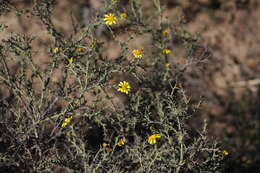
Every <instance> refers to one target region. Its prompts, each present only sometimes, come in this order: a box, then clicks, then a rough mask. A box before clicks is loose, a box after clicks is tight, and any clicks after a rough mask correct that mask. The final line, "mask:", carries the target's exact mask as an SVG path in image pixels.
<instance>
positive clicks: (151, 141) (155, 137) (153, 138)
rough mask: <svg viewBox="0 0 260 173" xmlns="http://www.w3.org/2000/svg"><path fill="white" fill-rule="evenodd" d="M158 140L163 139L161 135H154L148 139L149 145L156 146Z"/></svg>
mask: <svg viewBox="0 0 260 173" xmlns="http://www.w3.org/2000/svg"><path fill="white" fill-rule="evenodd" d="M157 138H161V135H160V134H153V135H151V136H149V137H148V140H147V141H148V143H149V144H155V143H156V142H157V141H156V140H157Z"/></svg>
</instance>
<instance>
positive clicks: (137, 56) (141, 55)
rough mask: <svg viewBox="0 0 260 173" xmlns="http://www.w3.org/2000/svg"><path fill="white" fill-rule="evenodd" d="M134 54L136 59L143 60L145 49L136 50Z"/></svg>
mask: <svg viewBox="0 0 260 173" xmlns="http://www.w3.org/2000/svg"><path fill="white" fill-rule="evenodd" d="M132 54H133V55H134V57H135V58H142V57H143V49H134V50H133V51H132Z"/></svg>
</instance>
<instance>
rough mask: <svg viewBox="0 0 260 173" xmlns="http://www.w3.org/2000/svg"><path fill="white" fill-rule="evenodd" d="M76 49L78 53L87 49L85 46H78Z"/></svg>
mask: <svg viewBox="0 0 260 173" xmlns="http://www.w3.org/2000/svg"><path fill="white" fill-rule="evenodd" d="M75 51H76V52H77V53H80V52H84V51H85V48H83V47H77V48H76V49H75Z"/></svg>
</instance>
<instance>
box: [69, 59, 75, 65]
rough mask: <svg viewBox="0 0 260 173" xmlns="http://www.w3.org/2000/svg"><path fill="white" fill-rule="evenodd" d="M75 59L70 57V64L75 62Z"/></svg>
mask: <svg viewBox="0 0 260 173" xmlns="http://www.w3.org/2000/svg"><path fill="white" fill-rule="evenodd" d="M74 61H75V60H74V58H73V57H70V58H69V65H71V64H73V63H74Z"/></svg>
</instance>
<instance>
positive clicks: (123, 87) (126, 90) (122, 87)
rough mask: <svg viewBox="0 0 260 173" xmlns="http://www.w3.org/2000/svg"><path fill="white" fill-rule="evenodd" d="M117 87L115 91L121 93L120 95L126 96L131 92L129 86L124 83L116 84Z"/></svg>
mask: <svg viewBox="0 0 260 173" xmlns="http://www.w3.org/2000/svg"><path fill="white" fill-rule="evenodd" d="M118 87H119V88H118V89H117V91H119V92H122V93H126V94H128V93H129V92H130V90H131V85H130V84H129V83H128V82H126V81H122V82H120V83H119V84H118Z"/></svg>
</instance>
